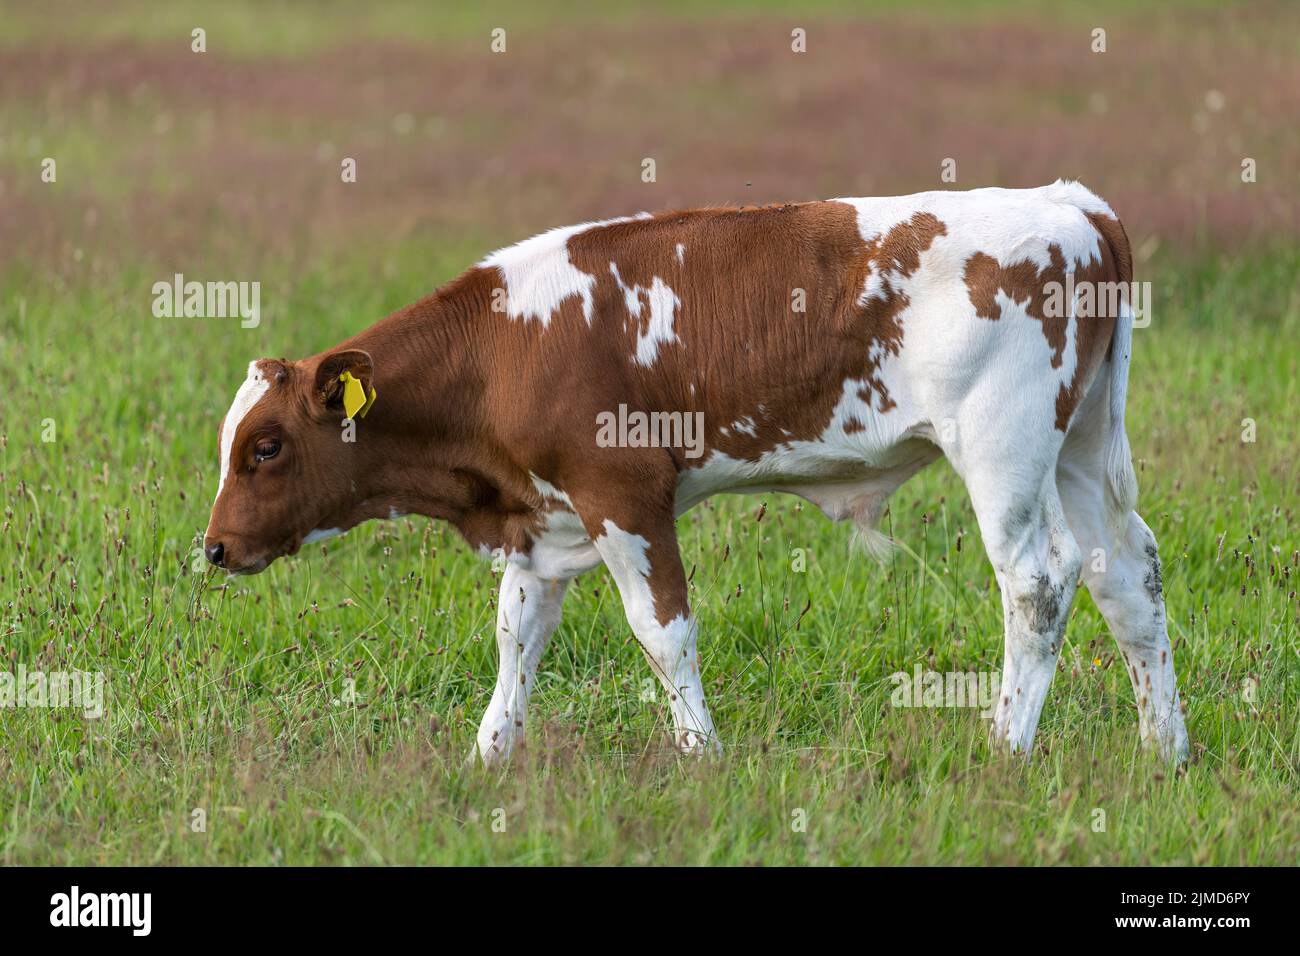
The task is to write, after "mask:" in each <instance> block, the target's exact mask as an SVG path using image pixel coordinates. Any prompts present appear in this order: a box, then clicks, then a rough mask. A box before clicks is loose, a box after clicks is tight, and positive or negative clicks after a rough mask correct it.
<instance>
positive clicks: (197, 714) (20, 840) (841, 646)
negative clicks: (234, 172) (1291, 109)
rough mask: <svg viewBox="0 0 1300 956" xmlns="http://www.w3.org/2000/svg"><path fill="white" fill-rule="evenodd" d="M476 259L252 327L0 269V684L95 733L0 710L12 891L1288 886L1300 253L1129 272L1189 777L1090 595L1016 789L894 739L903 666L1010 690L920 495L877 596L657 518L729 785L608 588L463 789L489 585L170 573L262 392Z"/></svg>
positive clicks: (965, 580)
mask: <svg viewBox="0 0 1300 956" xmlns="http://www.w3.org/2000/svg"><path fill="white" fill-rule="evenodd" d="M498 238H502V237H498ZM488 245H490V243H486V242H485V243H483V247H484V248H486V247H487V246H488ZM479 251H481V250H479ZM471 256H472V251H471V250H470V249H468V248H465V249H461V248H455V249H452V248H449V247H447V246H445V245H444V246H435V245H434V244H433V243H430V242H425V243H421V242H414V243H410V244H408V245H407V246H406V247H405V248H404V249H403V250H402V251H401V252H400V253H394V254H393V255H391V256H389V258H388V261H387V263H386V265H385V266H384V268H382V269H381V270H380V273H379V274H382V275H383V276H384V281H382V282H377V281H375V277H376V274H377V273H376V270H375V268H374V263H373V262H371V263H367V264H366V265H365V266H364V267H363V266H361V265H352V266H350V267H349V266H346V265H341V264H333V265H330V266H328V267H327V266H323V265H322V266H320V267H319V268H318V269H317V270H316V271H312V272H307V273H302V272H295V271H294V270H292V269H289V268H287V267H283V268H279V269H270V270H269V273H270V276H268V279H267V280H264V289H263V305H264V309H265V318H264V320H263V323H262V325H261V326H260V327H259V328H257V329H250V330H245V329H241V328H240V327H239V323H238V321H237V320H215V319H176V320H171V319H155V318H153V317H152V316H151V314H150V311H149V307H150V303H151V295H150V292H149V286H150V285H151V283H152V282H153V281H155V280H156V279H158V278H160V277H162V275H161V274H160V275H155V274H153V273H152V272H151V271H149V270H148V269H144V268H141V269H140V270H138V271H137V272H133V273H127V274H122V275H117V276H114V277H112V278H111V279H105V278H102V277H101V279H100V280H99V281H98V282H96V283H93V284H92V283H88V282H87V283H77V284H72V285H64V284H60V283H58V282H54V281H50V280H41V281H37V278H36V277H35V276H33V275H26V274H23V273H21V272H20V271H18V270H16V269H13V270H11V271H10V273H9V274H8V278H7V279H6V280H5V284H4V285H3V286H0V293H2V294H0V359H3V367H4V369H5V371H6V388H5V393H4V404H3V410H2V411H0V432H2V433H3V438H2V439H0V442H2V446H0V472H2V473H3V474H2V480H0V509H2V512H3V514H2V515H0V658H2V659H3V660H4V662H5V665H6V666H7V667H9V668H16V667H17V666H18V665H19V664H22V665H24V666H25V667H27V668H28V669H29V670H31V669H37V668H44V669H46V670H73V669H79V670H84V671H103V672H105V674H106V675H107V691H106V694H107V710H106V713H105V715H104V716H103V717H102V718H100V719H98V720H93V719H86V718H84V717H83V716H82V715H81V714H80V713H78V712H75V711H70V710H50V709H0V862H2V863H6V864H14V863H52V862H53V863H72V862H77V863H96V864H122V863H245V862H247V863H266V864H270V863H286V864H312V863H372V862H375V863H377V862H385V863H417V862H418V863H429V862H437V863H452V862H457V863H468V862H497V863H507V862H508V863H568V862H602V863H608V862H622V863H651V862H653V863H706V862H707V863H735V864H741V863H751V862H763V863H769V864H770V863H984V862H987V863H1062V862H1063V863H1131V864H1142V863H1191V864H1247V863H1252V864H1253V863H1264V864H1270V863H1271V864H1284V863H1294V861H1295V858H1296V853H1297V849H1298V847H1300V811H1298V810H1297V807H1296V802H1295V793H1296V789H1297V784H1298V783H1300V780H1298V774H1297V769H1298V766H1300V739H1298V734H1297V721H1298V719H1300V718H1298V714H1300V685H1298V681H1297V676H1298V675H1300V665H1298V660H1297V654H1298V652H1300V640H1298V628H1297V605H1296V600H1295V596H1294V591H1295V578H1296V575H1297V573H1298V571H1300V568H1298V567H1297V562H1298V560H1300V559H1298V557H1297V553H1296V549H1297V547H1298V546H1300V535H1298V534H1297V516H1296V514H1295V507H1296V502H1297V495H1296V490H1297V488H1296V481H1297V479H1296V475H1297V461H1296V458H1297V455H1296V452H1297V448H1298V447H1300V442H1298V441H1297V438H1296V435H1295V433H1294V422H1295V417H1294V409H1295V408H1296V406H1297V400H1298V399H1300V395H1297V386H1296V357H1295V354H1296V353H1295V348H1294V345H1295V342H1296V341H1297V333H1298V332H1300V299H1298V297H1297V291H1296V284H1295V278H1294V277H1295V276H1296V275H1297V274H1300V256H1298V255H1297V253H1296V252H1294V251H1276V252H1272V253H1266V254H1255V255H1252V256H1250V257H1242V258H1240V259H1237V260H1233V259H1230V258H1223V259H1217V260H1215V261H1213V262H1210V263H1202V264H1183V265H1180V264H1174V263H1163V264H1154V265H1149V266H1147V267H1146V268H1145V269H1144V276H1143V277H1145V278H1150V279H1152V280H1153V281H1154V282H1155V286H1156V293H1155V294H1156V299H1155V311H1154V324H1153V325H1152V327H1151V328H1149V329H1146V330H1141V331H1139V332H1138V333H1137V345H1136V357H1135V362H1134V368H1133V386H1132V389H1131V394H1130V412H1129V416H1130V417H1129V423H1130V424H1129V430H1130V435H1131V437H1132V439H1133V444H1134V448H1135V454H1136V455H1137V456H1138V458H1139V459H1140V463H1139V464H1140V471H1141V480H1142V503H1141V505H1140V510H1141V511H1142V512H1143V513H1144V515H1145V516H1146V519H1147V521H1148V523H1149V524H1150V525H1151V526H1152V528H1153V529H1154V530H1155V532H1156V534H1157V536H1158V537H1159V539H1160V542H1161V547H1162V552H1163V556H1164V561H1165V590H1166V597H1167V600H1168V604H1169V612H1170V621H1171V630H1172V632H1173V637H1174V638H1175V640H1176V648H1177V649H1176V662H1177V665H1178V672H1179V677H1180V680H1181V685H1182V688H1183V698H1184V700H1185V702H1186V706H1187V719H1188V726H1189V730H1190V733H1191V736H1192V740H1193V745H1194V753H1195V756H1194V761H1193V763H1192V764H1191V765H1190V766H1189V767H1188V768H1187V771H1186V773H1185V774H1183V773H1178V774H1175V773H1172V772H1170V771H1169V770H1168V769H1167V768H1164V767H1162V766H1161V765H1160V764H1158V763H1156V762H1154V761H1153V760H1152V759H1150V758H1149V757H1147V755H1145V754H1143V753H1142V752H1140V751H1139V749H1138V748H1137V746H1136V739H1137V718H1136V712H1135V707H1134V703H1133V700H1132V695H1131V691H1130V689H1129V686H1128V682H1127V680H1126V678H1125V676H1124V674H1123V673H1122V667H1117V666H1115V659H1114V658H1115V655H1114V651H1113V644H1112V642H1111V640H1110V638H1109V636H1108V635H1107V633H1106V631H1105V629H1104V625H1103V624H1102V622H1101V619H1100V617H1099V615H1098V613H1097V611H1096V609H1095V607H1094V606H1093V605H1092V602H1091V600H1090V598H1088V597H1087V596H1086V594H1083V593H1082V592H1081V595H1080V598H1079V599H1078V600H1077V602H1076V605H1075V609H1074V612H1073V616H1072V619H1071V624H1070V628H1069V633H1068V639H1067V644H1066V647H1065V649H1064V653H1063V655H1062V661H1061V666H1060V669H1059V672H1058V674H1057V676H1056V680H1055V684H1054V686H1053V688H1052V691H1051V694H1050V695H1049V698H1048V702H1047V706H1046V709H1045V712H1044V715H1043V720H1042V724H1041V726H1040V731H1039V745H1038V746H1039V749H1038V752H1037V754H1036V757H1035V759H1034V760H1033V761H1032V762H1029V763H1025V762H1024V761H1021V760H1018V759H1011V758H1008V757H1006V756H1004V755H1003V754H1002V753H1000V752H998V751H990V749H989V747H988V746H987V745H986V743H985V739H984V734H985V727H986V725H985V722H984V721H983V720H981V719H980V718H979V717H978V716H977V715H976V713H975V712H974V711H970V710H942V709H921V708H917V709H902V708H894V707H892V706H891V705H890V690H891V684H890V683H889V681H888V675H889V674H890V673H891V672H893V671H896V670H899V669H907V670H910V669H911V668H912V667H913V666H914V665H915V664H917V663H920V664H921V666H923V667H930V668H934V669H936V670H941V671H943V670H963V671H967V670H976V671H996V670H998V669H999V668H1000V664H1001V646H1002V638H1001V612H1000V609H999V606H998V602H997V596H996V591H995V589H994V587H993V581H992V573H991V570H990V568H989V567H988V565H987V562H986V560H985V558H984V556H983V552H982V549H981V547H980V543H979V536H978V531H977V529H976V526H975V522H974V520H973V517H972V514H971V511H970V507H969V504H968V502H967V500H966V496H965V493H964V491H963V489H962V487H961V485H960V482H959V481H958V480H957V479H956V478H955V476H954V475H953V473H952V472H951V470H950V469H948V467H947V466H946V465H944V464H942V463H940V464H938V465H936V466H934V467H932V468H931V469H930V470H929V471H927V472H925V473H923V474H922V475H921V476H919V477H918V478H917V479H915V480H914V481H913V482H911V483H910V484H909V485H907V486H906V487H905V488H904V489H903V490H902V491H901V492H900V493H899V494H898V495H897V496H896V497H895V499H894V501H893V506H892V510H891V513H890V515H889V517H888V519H887V525H886V527H887V529H889V530H892V531H893V533H894V534H895V536H896V537H897V538H898V539H899V540H900V541H901V542H902V543H903V544H904V545H906V549H901V548H900V549H899V550H897V551H896V552H895V554H894V555H893V557H892V558H891V559H890V560H889V561H888V562H887V563H886V564H885V565H884V566H883V567H877V566H876V565H875V564H874V563H873V562H872V561H871V560H870V559H869V558H867V557H866V556H865V555H864V554H862V553H860V552H859V551H857V550H855V549H854V548H853V547H852V545H851V535H850V533H849V531H848V530H847V529H846V528H845V527H843V526H834V525H831V524H829V523H828V522H826V521H825V520H824V519H823V518H822V517H821V516H820V515H819V514H817V513H816V512H815V511H814V510H813V509H811V508H802V509H801V508H800V507H799V506H798V505H797V504H796V503H795V500H794V499H787V498H781V497H769V498H766V499H758V498H726V499H718V500H716V501H714V502H711V503H709V504H707V505H705V506H702V507H701V508H699V509H697V510H696V511H695V512H693V513H691V514H690V515H688V516H686V517H684V518H683V519H682V520H681V522H680V531H681V539H682V547H683V553H684V555H685V558H686V562H687V565H688V567H689V566H694V568H695V572H694V578H693V589H694V603H695V606H696V609H697V612H698V615H699V618H700V622H701V630H702V635H703V636H702V640H701V651H702V654H703V657H704V671H705V677H706V686H707V687H708V688H709V691H710V694H711V701H712V705H713V708H714V717H715V720H716V721H717V724H718V726H719V728H720V730H721V732H722V734H723V737H724V744H725V747H726V753H725V756H724V757H723V758H722V759H721V760H720V761H717V762H711V761H694V760H683V759H680V758H678V757H676V756H675V755H673V754H671V753H669V752H668V751H667V749H666V731H667V728H666V708H665V707H664V702H663V700H662V694H661V693H659V692H658V691H657V690H655V692H654V694H653V697H654V698H655V699H653V700H648V701H647V700H643V699H642V698H643V691H644V690H645V689H646V688H647V687H651V688H653V687H654V685H653V682H652V681H651V680H650V677H651V674H650V672H649V669H648V667H647V665H646V664H645V663H644V661H643V659H642V657H641V655H640V652H639V651H638V650H637V649H636V647H635V644H634V643H633V641H632V639H631V635H630V632H629V631H628V628H627V627H626V624H625V622H624V620H623V616H622V611H621V609H620V607H619V604H618V601H617V599H616V595H615V593H614V590H613V588H612V584H611V582H610V580H609V579H608V577H607V576H606V575H605V574H604V573H603V572H598V573H593V574H591V575H588V576H587V577H585V578H583V579H581V581H580V582H579V585H578V586H577V587H576V589H575V591H574V592H573V593H571V595H570V598H569V601H568V603H567V605H566V616H565V620H564V623H563V624H562V626H561V628H560V631H559V632H558V634H557V637H556V639H555V641H554V642H553V644H552V647H551V649H550V651H549V652H548V655H547V657H546V658H545V659H544V661H543V664H542V671H541V674H540V676H539V684H538V691H537V693H536V695H535V697H534V704H533V707H532V710H531V713H530V717H531V745H530V747H529V748H528V750H527V752H526V753H525V754H524V755H523V756H522V757H521V759H520V760H518V761H517V762H516V763H515V765H514V766H513V767H512V768H510V769H509V770H507V771H505V772H502V773H496V772H492V773H489V772H483V771H478V770H468V769H466V767H465V766H464V757H465V755H466V754H467V753H468V752H469V750H470V747H471V743H472V740H473V733H474V730H475V728H476V726H477V722H478V719H479V717H480V716H481V713H482V711H483V710H484V708H485V707H486V704H487V701H488V698H489V696H490V693H491V690H492V686H493V683H494V679H495V642H494V639H493V636H492V629H491V628H492V622H493V619H494V613H495V612H494V600H495V585H496V583H497V581H496V579H495V578H494V576H493V574H492V571H491V569H490V568H489V567H488V566H487V565H486V564H484V563H481V562H480V561H479V560H478V559H477V558H475V557H473V556H472V555H471V554H470V553H469V551H468V549H467V548H466V547H465V546H463V545H462V544H461V543H460V542H459V541H458V540H457V539H456V538H455V536H454V534H452V533H451V532H450V531H449V530H447V529H445V528H442V527H439V526H435V525H432V524H430V523H427V522H424V521H422V520H421V521H417V520H403V521H400V522H392V523H383V524H371V525H368V526H365V527H363V528H360V529H357V530H356V531H354V532H353V533H352V534H351V535H349V536H348V537H346V538H344V539H341V540H339V541H335V542H331V543H330V544H329V545H328V546H313V547H311V548H308V549H305V551H304V553H303V554H302V555H300V556H299V557H297V558H295V559H290V560H283V561H280V562H278V563H277V564H276V565H274V566H273V567H272V568H271V569H270V570H269V571H268V572H267V573H266V574H264V575H262V576H260V577H257V578H251V579H248V578H245V579H230V580H228V579H226V578H225V577H224V576H222V575H220V574H217V573H214V572H211V571H209V570H206V569H205V568H204V567H203V565H202V563H201V562H200V561H196V551H195V543H196V534H197V533H199V532H201V530H202V528H203V527H204V526H205V524H206V521H207V513H208V508H209V507H210V504H211V500H212V496H213V494H214V491H215V483H216V457H217V452H216V425H217V422H218V421H219V419H220V417H221V415H222V413H223V412H224V410H225V409H226V407H227V405H228V404H229V401H230V398H231V395H232V394H233V392H234V389H235V387H236V386H237V385H238V383H239V381H240V380H241V379H242V375H243V369H244V367H245V365H246V363H247V361H248V360H249V359H250V358H252V357H255V356H261V355H288V356H291V357H295V356H300V355H305V354H310V353H312V352H314V351H316V350H318V349H321V348H323V347H326V346H328V345H330V344H333V343H334V342H336V341H338V340H340V339H342V338H343V337H344V336H345V335H347V334H349V333H351V332H353V331H355V330H357V329H358V328H360V327H362V326H364V325H365V324H368V323H369V322H370V321H372V320H373V319H374V318H377V317H378V316H380V315H382V314H383V313H385V312H386V311H388V310H390V309H392V308H395V307H397V306H399V305H402V304H404V303H405V302H407V301H409V300H410V299H412V298H414V297H415V296H417V295H419V294H421V293H423V292H425V291H427V290H428V288H430V287H431V286H432V285H433V284H435V283H436V282H437V281H441V280H442V279H445V278H447V277H449V276H450V275H452V274H454V272H455V271H457V269H458V268H459V267H460V266H462V265H463V264H464V263H466V262H468V261H471ZM270 277H274V278H275V279H276V280H277V281H276V282H275V283H274V284H273V283H272V282H271V281H269V279H270ZM1245 418H1251V419H1253V420H1254V421H1255V423H1256V429H1257V441H1256V442H1254V443H1243V442H1242V441H1241V434H1242V420H1243V419H1245ZM50 420H52V422H53V425H54V428H55V440H53V441H50V442H45V441H42V432H43V430H44V431H46V432H47V433H48V428H49V423H50ZM764 502H765V503H766V505H767V509H766V513H765V514H764V515H763V516H762V518H761V520H760V519H759V509H760V506H761V505H762V504H763V503H764ZM795 549H801V550H802V551H803V552H805V553H806V555H807V564H806V570H803V571H798V570H795V567H794V562H792V558H791V555H792V552H793V551H794V550H795ZM307 552H310V553H307ZM1097 660H1100V661H1101V664H1100V665H1097V664H1096V663H1094V662H1095V661H1097ZM348 680H351V681H353V682H355V689H356V695H357V701H356V703H347V702H345V695H344V689H345V686H347V685H346V684H345V681H348ZM1248 680H1249V681H1253V682H1255V683H1256V684H1257V688H1256V690H1255V691H1254V693H1253V695H1251V694H1247V693H1244V692H1243V687H1244V686H1246V685H1245V684H1244V683H1243V682H1246V681H1248ZM196 809H199V810H202V811H204V813H205V814H206V830H205V832H194V830H193V829H192V828H191V822H192V820H193V819H194V818H193V813H194V811H195V810H196ZM1097 810H1101V811H1104V814H1105V828H1104V830H1101V831H1097V830H1095V829H1094V824H1095V821H1097V820H1098V819H1099V817H1098V815H1097V814H1096V811H1097ZM805 818H806V827H804V828H803V829H802V830H800V829H798V828H796V827H795V826H793V824H795V823H797V822H798V821H799V820H800V819H805Z"/></svg>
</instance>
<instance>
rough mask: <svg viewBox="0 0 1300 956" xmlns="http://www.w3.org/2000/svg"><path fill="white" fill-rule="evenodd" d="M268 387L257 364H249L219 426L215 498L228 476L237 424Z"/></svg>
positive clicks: (269, 385) (260, 398)
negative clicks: (219, 455) (219, 462)
mask: <svg viewBox="0 0 1300 956" xmlns="http://www.w3.org/2000/svg"><path fill="white" fill-rule="evenodd" d="M270 387H271V383H270V382H269V381H267V379H266V376H265V375H263V374H262V373H261V371H260V370H259V369H258V367H257V363H256V362H249V363H248V378H246V379H244V384H243V385H241V386H239V391H237V392H236V393H235V400H234V401H233V402H231V404H230V411H228V412H226V420H225V424H223V425H222V426H221V477H220V479H219V480H218V482H217V497H221V489H222V488H224V487H225V485H226V475H228V474H230V451H231V449H232V448H234V447H235V433H236V432H238V431H239V423H240V422H242V421H243V420H244V416H245V415H247V414H248V413H249V412H250V411H252V409H253V406H254V405H256V404H257V403H258V402H260V401H261V400H262V396H263V395H265V394H266V392H267V390H268V389H269V388H270Z"/></svg>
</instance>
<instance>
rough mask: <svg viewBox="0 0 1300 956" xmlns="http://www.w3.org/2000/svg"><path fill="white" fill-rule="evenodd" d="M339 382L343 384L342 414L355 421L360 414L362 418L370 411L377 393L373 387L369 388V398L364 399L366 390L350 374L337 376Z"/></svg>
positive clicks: (345, 373)
mask: <svg viewBox="0 0 1300 956" xmlns="http://www.w3.org/2000/svg"><path fill="white" fill-rule="evenodd" d="M339 381H340V382H342V383H343V412H344V414H345V415H347V416H348V418H351V419H354V420H355V419H356V417H357V414H358V413H360V415H361V417H362V418H364V417H365V415H366V412H368V411H370V406H371V405H373V404H375V399H376V398H378V397H379V393H378V392H376V391H375V389H374V386H371V388H370V396H369V397H368V398H367V397H366V390H365V389H364V388H363V387H362V386H361V381H360V379H358V378H356V377H354V376H353V374H352V373H351V372H344V373H343V374H342V375H340V376H339Z"/></svg>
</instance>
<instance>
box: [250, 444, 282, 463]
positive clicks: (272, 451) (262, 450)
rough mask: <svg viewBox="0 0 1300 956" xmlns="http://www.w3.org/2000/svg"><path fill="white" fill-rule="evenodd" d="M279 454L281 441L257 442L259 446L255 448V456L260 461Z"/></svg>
mask: <svg viewBox="0 0 1300 956" xmlns="http://www.w3.org/2000/svg"><path fill="white" fill-rule="evenodd" d="M278 454H280V443H279V442H278V441H260V442H258V443H257V447H256V448H255V449H253V457H254V458H256V459H257V460H258V461H266V460H267V459H268V458H274V457H275V456H276V455H278Z"/></svg>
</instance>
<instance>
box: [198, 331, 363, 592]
mask: <svg viewBox="0 0 1300 956" xmlns="http://www.w3.org/2000/svg"><path fill="white" fill-rule="evenodd" d="M345 372H350V373H351V374H352V376H353V377H354V378H356V379H357V380H359V381H360V382H361V385H362V388H363V389H364V391H365V394H370V391H371V388H372V381H373V378H374V369H373V367H372V364H371V360H370V356H369V355H368V354H367V353H365V352H363V351H360V350H359V349H343V350H340V351H336V352H331V353H328V354H326V355H324V356H320V357H318V358H314V359H307V360H305V361H302V362H285V361H283V360H276V359H262V360H260V361H257V362H253V363H251V364H250V365H249V366H248V378H247V379H245V381H244V384H243V385H241V386H240V387H239V391H238V392H237V393H236V394H235V400H234V402H233V403H232V404H231V406H230V411H228V412H226V417H225V419H224V420H223V421H222V423H221V427H220V428H219V429H218V433H217V435H218V438H217V441H218V445H219V447H220V454H221V475H220V479H219V483H218V485H217V498H216V501H215V502H214V503H213V505H212V516H211V518H210V519H209V521H208V530H207V533H206V534H205V536H204V542H203V543H204V553H205V554H206V555H207V558H208V560H209V561H211V562H212V563H213V564H215V565H217V566H218V567H221V568H225V569H226V570H228V571H231V572H233V573H239V574H256V573H258V572H259V571H263V570H265V569H266V567H267V565H269V564H270V563H271V562H272V561H274V560H275V559H276V558H278V557H281V556H283V555H286V554H294V553H295V552H297V550H298V548H299V547H301V546H302V543H303V539H304V538H305V537H307V535H309V534H310V533H311V532H312V531H323V530H325V529H334V528H341V529H346V528H349V527H351V526H352V525H354V524H356V523H357V520H356V519H355V518H354V515H353V512H354V510H355V509H356V507H357V503H358V495H359V491H358V487H359V485H362V484H364V472H365V467H364V463H363V461H362V454H361V450H360V449H359V448H358V445H357V443H355V442H348V441H345V440H344V439H345V437H346V431H345V429H344V428H343V427H342V426H343V421H344V419H345V418H346V412H345V411H344V408H343V392H344V383H343V382H342V381H341V377H342V376H343V373H345ZM357 431H358V432H359V431H360V427H359V426H357Z"/></svg>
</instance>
